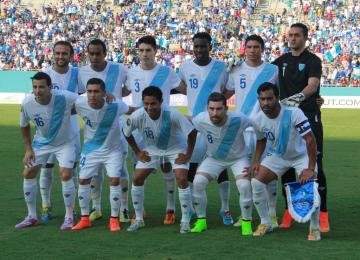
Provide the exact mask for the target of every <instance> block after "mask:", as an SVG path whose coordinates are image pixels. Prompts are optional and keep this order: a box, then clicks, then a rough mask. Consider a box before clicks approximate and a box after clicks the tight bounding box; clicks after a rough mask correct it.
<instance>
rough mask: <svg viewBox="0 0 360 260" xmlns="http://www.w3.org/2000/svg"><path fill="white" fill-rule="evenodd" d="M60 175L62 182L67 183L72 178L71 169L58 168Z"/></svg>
mask: <svg viewBox="0 0 360 260" xmlns="http://www.w3.org/2000/svg"><path fill="white" fill-rule="evenodd" d="M59 171H60V175H61V180H62V181H68V180H70V179H71V178H72V175H73V174H72V169H70V168H60V169H59Z"/></svg>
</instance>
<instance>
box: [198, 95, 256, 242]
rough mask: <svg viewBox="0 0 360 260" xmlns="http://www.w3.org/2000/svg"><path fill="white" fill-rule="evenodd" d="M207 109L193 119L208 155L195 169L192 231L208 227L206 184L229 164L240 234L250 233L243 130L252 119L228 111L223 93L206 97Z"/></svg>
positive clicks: (249, 207) (249, 208)
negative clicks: (235, 190)
mask: <svg viewBox="0 0 360 260" xmlns="http://www.w3.org/2000/svg"><path fill="white" fill-rule="evenodd" d="M207 110H208V111H207V112H201V113H200V114H198V115H197V116H196V117H194V118H193V123H194V125H195V127H196V129H197V130H198V131H200V133H201V134H202V135H203V137H204V138H205V140H206V145H207V151H206V155H207V158H206V159H205V160H204V161H203V162H202V163H201V165H200V167H199V168H198V169H197V173H196V175H195V179H194V188H193V189H194V190H193V198H194V199H193V201H194V207H195V210H196V214H197V217H198V218H197V221H196V223H195V227H194V228H193V229H191V232H193V233H199V232H202V231H204V230H206V229H207V224H206V204H207V198H206V186H207V185H208V183H209V181H211V180H213V179H217V178H218V177H219V175H220V173H221V172H222V171H223V170H225V169H226V168H227V167H229V166H230V167H231V169H232V171H233V173H234V176H235V179H236V186H237V187H238V190H239V192H240V208H241V211H242V219H243V220H242V234H243V235H251V234H252V229H251V221H250V220H251V211H252V202H251V183H250V180H249V178H248V176H247V175H248V174H247V169H248V168H249V167H250V157H249V152H248V149H247V148H246V145H245V141H244V130H245V129H246V128H248V127H249V126H251V121H250V119H249V118H247V117H246V116H245V115H244V114H242V113H228V112H227V110H228V107H227V105H226V98H225V96H223V95H222V94H220V93H217V92H213V93H211V95H210V96H209V98H208V105H207Z"/></svg>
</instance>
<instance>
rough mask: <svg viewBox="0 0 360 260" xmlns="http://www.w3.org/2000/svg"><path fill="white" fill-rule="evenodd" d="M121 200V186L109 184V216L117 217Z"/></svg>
mask: <svg viewBox="0 0 360 260" xmlns="http://www.w3.org/2000/svg"><path fill="white" fill-rule="evenodd" d="M120 202H121V186H120V185H117V186H110V206H111V217H114V218H117V217H119V211H120Z"/></svg>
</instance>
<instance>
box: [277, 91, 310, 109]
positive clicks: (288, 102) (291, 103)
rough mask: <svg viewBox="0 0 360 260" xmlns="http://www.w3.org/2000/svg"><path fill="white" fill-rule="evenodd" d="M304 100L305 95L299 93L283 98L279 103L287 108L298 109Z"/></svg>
mask: <svg viewBox="0 0 360 260" xmlns="http://www.w3.org/2000/svg"><path fill="white" fill-rule="evenodd" d="M304 100H305V95H304V94H303V93H302V92H300V93H297V94H295V95H292V96H291V97H288V98H284V99H283V100H281V103H282V104H284V105H285V106H288V107H298V106H299V105H300V103H301V102H302V101H304Z"/></svg>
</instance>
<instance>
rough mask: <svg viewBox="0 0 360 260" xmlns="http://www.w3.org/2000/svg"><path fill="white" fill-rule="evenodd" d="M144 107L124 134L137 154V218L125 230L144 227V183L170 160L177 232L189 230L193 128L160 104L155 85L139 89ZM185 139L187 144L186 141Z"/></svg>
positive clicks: (134, 191)
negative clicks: (174, 181) (178, 217)
mask: <svg viewBox="0 0 360 260" xmlns="http://www.w3.org/2000/svg"><path fill="white" fill-rule="evenodd" d="M142 97H143V102H144V107H143V108H140V109H138V110H137V111H135V112H134V113H133V114H132V115H131V116H130V117H129V118H128V120H127V123H126V128H124V134H125V136H126V139H127V141H128V143H129V144H130V146H131V148H132V149H133V150H134V152H135V154H136V157H137V160H138V161H137V164H136V169H135V174H134V179H133V185H132V189H131V196H132V201H133V206H134V209H135V214H136V220H135V222H134V223H132V224H131V226H130V227H129V228H128V231H136V230H138V229H140V228H142V227H144V225H145V224H144V220H143V208H144V205H143V204H144V182H145V179H146V178H147V177H148V176H149V175H150V174H151V172H152V171H153V170H154V169H156V168H158V167H159V165H160V164H161V163H163V162H164V161H169V162H170V163H171V166H172V169H173V170H174V171H175V175H176V179H177V182H178V191H179V200H180V206H181V213H182V218H181V225H180V226H181V227H180V233H187V232H189V231H190V225H189V221H190V214H191V191H190V188H189V187H188V182H187V174H188V169H189V165H188V162H189V160H190V158H191V155H192V152H193V148H194V145H195V141H196V130H195V129H194V127H193V126H192V124H191V123H190V122H189V120H188V119H187V118H186V117H184V116H183V115H182V114H181V113H180V112H179V111H177V110H176V109H175V108H171V107H167V106H161V104H162V101H163V100H162V93H161V90H160V89H159V88H158V87H153V86H150V87H148V88H146V89H144V91H143V92H142ZM135 129H138V130H139V132H140V134H141V136H142V138H143V140H144V144H145V145H144V149H143V150H141V149H140V148H139V147H138V145H137V143H136V141H135V139H134V137H133V136H132V132H133V131H134V130H135ZM186 139H187V144H186Z"/></svg>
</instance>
